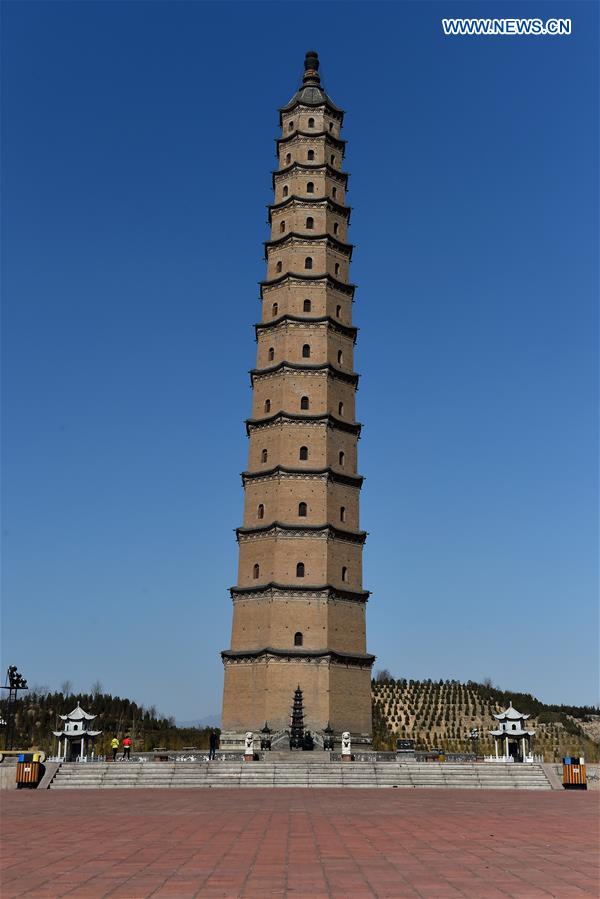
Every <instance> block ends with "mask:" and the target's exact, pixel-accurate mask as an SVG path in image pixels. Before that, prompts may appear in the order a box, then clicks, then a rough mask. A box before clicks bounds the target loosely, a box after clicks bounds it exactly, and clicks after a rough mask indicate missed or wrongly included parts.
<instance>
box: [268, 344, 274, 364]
mask: <svg viewBox="0 0 600 899" xmlns="http://www.w3.org/2000/svg"><path fill="white" fill-rule="evenodd" d="M274 358H275V348H274V347H272V346H270V347H269V351H268V353H267V359H268V360H269V362H272V361H273V359H274Z"/></svg>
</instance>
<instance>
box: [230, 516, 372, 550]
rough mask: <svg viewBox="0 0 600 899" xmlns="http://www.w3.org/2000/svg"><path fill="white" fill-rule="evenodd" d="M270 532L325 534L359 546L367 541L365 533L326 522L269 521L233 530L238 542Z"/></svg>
mask: <svg viewBox="0 0 600 899" xmlns="http://www.w3.org/2000/svg"><path fill="white" fill-rule="evenodd" d="M271 531H283V532H288V533H290V532H297V533H298V534H300V535H302V536H307V535H310V534H327V535H331V536H332V537H334V538H335V539H336V540H346V541H347V542H348V543H359V544H361V545H362V544H363V543H365V542H366V539H367V532H366V531H351V530H346V529H344V528H338V527H336V526H335V525H334V524H330V523H329V522H327V521H326V522H323V523H322V524H298V523H296V522H295V523H293V524H291V523H290V522H285V521H271V522H269V524H265V525H261V526H260V527H254V528H246V527H239V528H236V529H235V533H236V537H237V539H238V540H239V539H240V537H263V536H266V535H267V534H269V533H270V532H271Z"/></svg>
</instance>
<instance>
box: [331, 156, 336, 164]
mask: <svg viewBox="0 0 600 899" xmlns="http://www.w3.org/2000/svg"><path fill="white" fill-rule="evenodd" d="M330 161H331V164H332V165H335V156H331V157H330Z"/></svg>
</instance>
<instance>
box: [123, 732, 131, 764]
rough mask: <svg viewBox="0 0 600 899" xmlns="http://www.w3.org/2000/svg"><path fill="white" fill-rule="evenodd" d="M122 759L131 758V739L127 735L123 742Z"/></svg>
mask: <svg viewBox="0 0 600 899" xmlns="http://www.w3.org/2000/svg"><path fill="white" fill-rule="evenodd" d="M123 758H124V759H130V758H131V737H130V736H129V734H128V735H127V736H126V737H125V739H124V740H123Z"/></svg>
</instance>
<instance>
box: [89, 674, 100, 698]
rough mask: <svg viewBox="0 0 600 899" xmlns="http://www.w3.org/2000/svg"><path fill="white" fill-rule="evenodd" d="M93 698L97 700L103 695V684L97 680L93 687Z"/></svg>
mask: <svg viewBox="0 0 600 899" xmlns="http://www.w3.org/2000/svg"><path fill="white" fill-rule="evenodd" d="M90 689H91V691H92V696H93V698H94V699H97V698H98V696H100V694H101V693H102V682H101V681H99V680H98V679H96V680H95V681H94V683H93V684H92V686H91V688H90Z"/></svg>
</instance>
